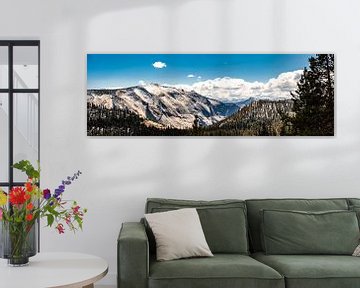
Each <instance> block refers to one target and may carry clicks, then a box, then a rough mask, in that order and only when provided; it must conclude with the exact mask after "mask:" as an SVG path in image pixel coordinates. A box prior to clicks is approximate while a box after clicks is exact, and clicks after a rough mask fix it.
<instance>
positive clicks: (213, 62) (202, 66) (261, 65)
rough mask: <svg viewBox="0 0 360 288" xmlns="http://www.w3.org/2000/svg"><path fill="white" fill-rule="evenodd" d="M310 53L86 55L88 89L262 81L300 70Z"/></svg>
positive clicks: (306, 64) (304, 65)
mask: <svg viewBox="0 0 360 288" xmlns="http://www.w3.org/2000/svg"><path fill="white" fill-rule="evenodd" d="M311 56H313V54H88V55H87V86H88V88H108V87H129V86H134V85H138V84H139V81H145V82H148V83H159V84H174V85H175V84H188V85H191V84H194V83H195V82H198V81H205V80H209V79H215V78H219V77H220V78H221V77H231V78H240V79H244V80H246V81H249V82H253V81H260V82H266V81H268V80H269V79H270V78H275V77H277V76H278V75H279V74H280V73H283V72H290V71H295V70H299V69H303V68H304V67H307V66H308V58H309V57H311Z"/></svg>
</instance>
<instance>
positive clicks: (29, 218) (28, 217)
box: [26, 214, 34, 221]
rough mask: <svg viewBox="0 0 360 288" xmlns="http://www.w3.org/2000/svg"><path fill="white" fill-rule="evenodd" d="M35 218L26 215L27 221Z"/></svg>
mask: <svg viewBox="0 0 360 288" xmlns="http://www.w3.org/2000/svg"><path fill="white" fill-rule="evenodd" d="M33 218H34V216H33V215H32V214H28V215H26V221H31V220H32V219H33Z"/></svg>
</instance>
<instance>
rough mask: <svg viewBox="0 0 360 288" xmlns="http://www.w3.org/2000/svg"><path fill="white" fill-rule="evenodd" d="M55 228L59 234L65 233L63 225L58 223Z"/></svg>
mask: <svg viewBox="0 0 360 288" xmlns="http://www.w3.org/2000/svg"><path fill="white" fill-rule="evenodd" d="M55 228H56V229H57V230H58V232H59V234H62V233H65V232H64V231H65V229H64V226H63V224H61V223H59V224H58V225H57V226H56V227H55Z"/></svg>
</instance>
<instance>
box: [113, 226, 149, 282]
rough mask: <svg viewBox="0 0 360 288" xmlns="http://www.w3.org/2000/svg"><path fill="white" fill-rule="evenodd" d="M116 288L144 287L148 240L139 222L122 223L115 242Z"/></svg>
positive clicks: (147, 264) (147, 266) (146, 277)
mask: <svg viewBox="0 0 360 288" xmlns="http://www.w3.org/2000/svg"><path fill="white" fill-rule="evenodd" d="M117 252H118V255H117V257H118V260H117V261H118V263H117V264H118V265H117V266H118V268H117V269H118V270H117V273H118V276H117V277H118V288H146V287H147V286H148V283H147V282H148V276H149V242H148V238H147V235H146V232H145V227H144V225H143V224H141V223H134V222H133V223H123V224H122V227H121V230H120V234H119V237H118V242H117Z"/></svg>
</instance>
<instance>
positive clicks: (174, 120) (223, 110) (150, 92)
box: [87, 84, 252, 129]
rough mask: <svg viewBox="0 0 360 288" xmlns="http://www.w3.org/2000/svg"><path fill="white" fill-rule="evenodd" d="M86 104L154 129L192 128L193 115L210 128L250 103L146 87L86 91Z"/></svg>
mask: <svg viewBox="0 0 360 288" xmlns="http://www.w3.org/2000/svg"><path fill="white" fill-rule="evenodd" d="M87 94H88V98H87V101H88V103H89V104H92V105H95V106H98V107H102V108H106V109H113V108H118V109H122V110H128V111H130V112H133V113H135V114H137V115H139V117H141V118H143V119H145V124H146V125H148V126H153V127H157V128H160V129H161V128H162V129H165V128H169V127H170V128H177V129H191V128H193V127H194V121H195V115H196V116H197V121H198V122H199V125H200V126H210V125H213V124H215V123H217V122H219V121H221V120H224V119H225V118H226V117H229V116H230V115H232V114H234V113H236V112H237V111H239V109H240V108H241V107H243V106H245V105H247V104H249V102H251V101H252V100H251V99H246V100H244V101H239V102H237V103H224V102H221V101H219V100H215V99H210V98H207V97H204V96H202V95H200V94H198V93H196V92H194V91H185V90H184V89H181V88H176V87H171V86H163V85H159V84H147V85H144V86H133V87H128V88H121V89H89V90H88V92H87Z"/></svg>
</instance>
